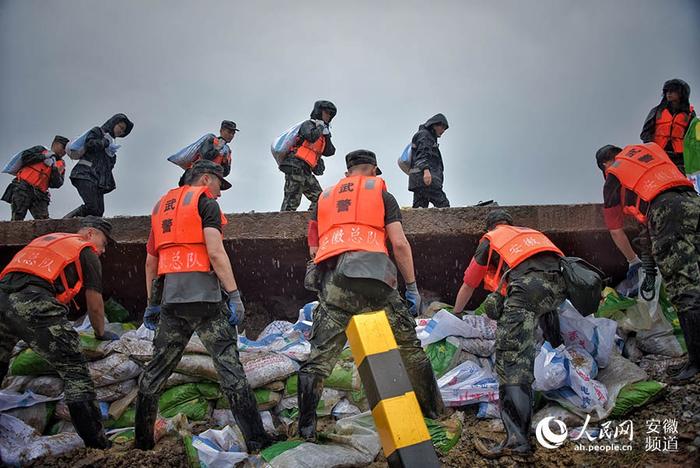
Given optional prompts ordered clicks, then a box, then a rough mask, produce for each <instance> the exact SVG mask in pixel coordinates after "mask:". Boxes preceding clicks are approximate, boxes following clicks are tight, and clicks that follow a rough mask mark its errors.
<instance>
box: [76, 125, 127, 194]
mask: <svg viewBox="0 0 700 468" xmlns="http://www.w3.org/2000/svg"><path fill="white" fill-rule="evenodd" d="M120 122H125V123H126V132H125V133H124V135H123V136H122V137H121V138H124V137H126V136H128V135H129V133H131V130H132V129H133V128H134V124H133V123H132V122H131V121H130V120H129V118H128V117H127V116H126V115H124V114H115V115H113V116H112V117H111V118H110V119H109V120H107V122H105V123H104V124H103V125H102V126H101V127H93V128H92V129H91V130H90V131H89V132H88V134H87V136H86V137H85V155H84V156H83V157H82V158H81V159H80V161H78V163H77V164H76V165H75V166H73V170H72V171H71V173H70V178H71V180H78V179H83V180H89V181H91V182H92V183H93V184H95V185H96V186H97V187H98V188H99V189H100V191H101V192H102V193H109V192H111V191H112V190H114V189H115V188H117V184H116V182H115V181H114V176H113V175H112V169H114V165H115V164H116V162H117V158H116V156H115V157H111V156H109V155H108V154H107V152H106V149H107V148H108V147H109V140H108V139H107V138H106V137H105V135H107V134H109V135H110V136H111V137H112V138H114V126H115V125H117V124H118V123H120ZM83 161H85V162H83Z"/></svg>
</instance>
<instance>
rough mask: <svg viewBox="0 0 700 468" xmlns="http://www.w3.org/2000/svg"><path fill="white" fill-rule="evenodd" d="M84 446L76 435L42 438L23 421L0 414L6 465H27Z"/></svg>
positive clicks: (1, 446)
mask: <svg viewBox="0 0 700 468" xmlns="http://www.w3.org/2000/svg"><path fill="white" fill-rule="evenodd" d="M83 446H84V444H83V440H82V439H81V438H80V436H79V435H78V434H76V433H70V432H65V433H61V434H57V435H53V436H46V437H42V436H40V435H39V434H38V433H37V432H36V431H35V430H34V429H32V428H31V427H30V426H28V425H27V424H25V423H24V422H23V421H21V420H19V419H17V418H15V417H13V416H10V415H7V414H2V413H0V459H1V461H2V463H3V464H5V465H8V466H20V465H27V464H29V463H30V462H32V461H33V460H36V459H37V458H41V457H45V456H48V455H52V456H58V455H61V454H63V453H66V452H69V451H71V450H74V449H77V448H79V447H83Z"/></svg>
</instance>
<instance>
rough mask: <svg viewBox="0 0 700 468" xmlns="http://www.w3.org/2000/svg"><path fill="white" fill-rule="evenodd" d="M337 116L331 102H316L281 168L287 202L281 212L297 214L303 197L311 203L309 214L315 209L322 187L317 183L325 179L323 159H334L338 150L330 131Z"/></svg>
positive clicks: (284, 202)
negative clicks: (323, 177) (318, 177)
mask: <svg viewBox="0 0 700 468" xmlns="http://www.w3.org/2000/svg"><path fill="white" fill-rule="evenodd" d="M337 112H338V110H337V109H336V107H335V105H334V104H333V103H332V102H330V101H316V102H315V103H314V109H313V111H311V118H310V119H309V120H307V121H305V122H303V123H302V124H301V127H299V134H298V136H297V141H296V143H295V144H294V146H293V147H292V149H291V150H290V151H289V154H288V155H287V156H286V157H285V158H284V159H283V160H282V162H281V163H280V165H279V169H280V171H282V172H284V174H285V175H284V199H283V200H282V207H281V208H280V211H296V210H297V208H299V205H300V204H301V196H302V194H303V195H304V196H305V197H306V198H308V199H309V201H310V202H311V205H310V206H309V210H310V211H311V210H313V209H315V207H316V202H317V201H318V197H319V195H321V185H319V183H318V179H316V176H317V175H319V176H320V175H323V172H324V171H325V165H324V163H323V159H321V156H333V155H334V154H335V147H334V146H333V142H331V133H330V130H329V128H328V125H329V124H330V122H331V120H332V119H333V117H335V114H336V113H337Z"/></svg>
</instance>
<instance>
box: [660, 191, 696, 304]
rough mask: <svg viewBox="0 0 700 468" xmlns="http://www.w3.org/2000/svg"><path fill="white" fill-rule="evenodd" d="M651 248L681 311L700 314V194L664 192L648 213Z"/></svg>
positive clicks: (669, 292)
mask: <svg viewBox="0 0 700 468" xmlns="http://www.w3.org/2000/svg"><path fill="white" fill-rule="evenodd" d="M648 218H649V234H650V236H651V250H652V254H653V256H654V260H655V261H656V264H657V266H658V267H659V272H660V273H661V276H662V277H663V280H664V284H665V285H666V290H667V291H668V295H669V299H670V300H671V302H672V303H673V305H674V306H675V307H676V309H677V310H678V314H679V315H681V314H685V313H688V312H693V311H695V313H699V314H700V265H699V264H698V262H700V232H698V231H699V230H700V229H699V228H700V197H699V196H698V195H697V194H696V193H695V192H684V193H674V192H670V193H664V194H661V195H659V196H658V197H657V198H656V199H655V200H654V201H653V202H652V205H651V208H650V209H649V213H648Z"/></svg>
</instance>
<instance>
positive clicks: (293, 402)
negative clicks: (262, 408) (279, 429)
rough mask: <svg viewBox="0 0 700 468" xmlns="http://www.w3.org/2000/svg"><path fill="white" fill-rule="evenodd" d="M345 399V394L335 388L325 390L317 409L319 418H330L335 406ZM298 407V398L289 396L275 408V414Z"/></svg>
mask: <svg viewBox="0 0 700 468" xmlns="http://www.w3.org/2000/svg"><path fill="white" fill-rule="evenodd" d="M343 398H345V392H342V391H340V390H336V389H334V388H324V389H323V391H322V392H321V399H320V400H319V402H318V407H317V408H316V414H318V416H328V415H329V414H331V413H332V411H333V408H334V407H335V405H337V404H338V403H339V402H340V400H341V399H343ZM298 407H299V400H298V398H297V396H296V395H293V396H288V397H286V398H282V401H280V402H279V404H278V405H277V406H276V407H275V413H281V412H282V411H284V410H286V409H293V408H298Z"/></svg>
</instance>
